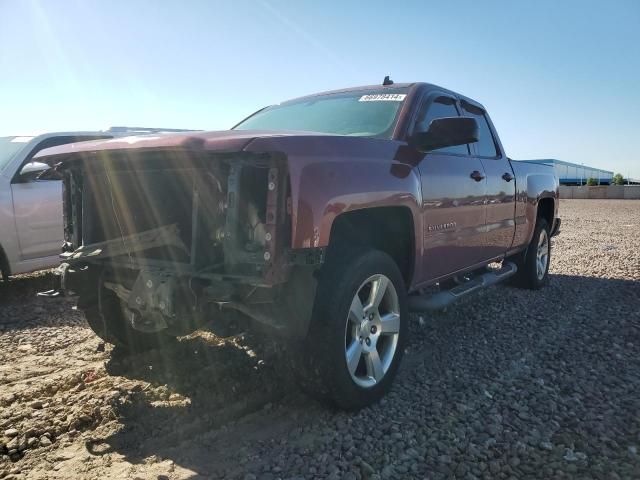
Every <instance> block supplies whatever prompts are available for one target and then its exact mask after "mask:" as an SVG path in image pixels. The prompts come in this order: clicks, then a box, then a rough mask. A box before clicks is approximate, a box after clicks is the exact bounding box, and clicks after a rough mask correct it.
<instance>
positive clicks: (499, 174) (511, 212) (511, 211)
mask: <svg viewBox="0 0 640 480" xmlns="http://www.w3.org/2000/svg"><path fill="white" fill-rule="evenodd" d="M462 108H463V110H464V114H465V115H466V116H468V117H472V118H475V119H476V121H477V122H478V134H479V139H478V142H477V143H474V144H472V145H470V146H471V148H472V151H473V152H474V154H475V155H476V157H477V158H478V159H479V160H480V162H482V166H483V168H484V171H485V173H486V175H487V179H486V194H487V206H486V233H485V238H484V242H485V254H486V259H493V258H496V257H499V256H501V255H503V254H504V253H505V252H506V251H507V250H508V249H509V248H510V247H511V244H512V243H513V236H514V233H515V221H514V218H515V195H516V181H515V178H514V173H513V169H512V168H511V163H510V162H509V159H508V158H507V157H506V155H505V154H504V152H503V151H502V146H501V145H500V141H499V140H498V137H497V135H496V134H495V131H494V129H493V125H492V123H491V120H490V119H489V116H488V115H487V112H485V111H484V110H483V109H481V108H480V107H479V106H477V105H472V104H470V103H467V102H465V101H463V102H462Z"/></svg>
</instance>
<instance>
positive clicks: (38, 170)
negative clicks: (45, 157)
mask: <svg viewBox="0 0 640 480" xmlns="http://www.w3.org/2000/svg"><path fill="white" fill-rule="evenodd" d="M50 168H51V167H50V166H49V165H47V164H46V163H42V162H29V163H27V164H25V165H24V167H22V170H20V175H19V176H18V178H19V179H20V181H21V182H30V181H32V180H35V179H37V178H38V177H39V176H40V175H41V174H42V173H44V172H46V171H47V170H49V169H50Z"/></svg>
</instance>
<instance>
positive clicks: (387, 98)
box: [358, 93, 407, 102]
mask: <svg viewBox="0 0 640 480" xmlns="http://www.w3.org/2000/svg"><path fill="white" fill-rule="evenodd" d="M406 96H407V94H406V93H375V94H370V95H363V96H361V97H360V99H359V100H358V101H359V102H401V101H403V100H404V99H405V98H406Z"/></svg>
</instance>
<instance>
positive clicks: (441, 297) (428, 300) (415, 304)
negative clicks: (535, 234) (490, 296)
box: [409, 262, 518, 312]
mask: <svg viewBox="0 0 640 480" xmlns="http://www.w3.org/2000/svg"><path fill="white" fill-rule="evenodd" d="M517 271H518V267H516V265H515V263H511V262H504V263H503V264H502V268H501V269H500V270H495V271H490V272H487V273H483V274H482V275H478V276H477V277H474V278H473V279H471V280H469V281H468V282H465V283H462V284H460V285H457V286H455V287H453V288H452V289H451V290H445V291H442V292H438V293H435V294H433V295H423V296H420V295H415V296H413V295H411V296H409V310H410V311H412V312H422V311H425V310H442V309H443V308H445V307H448V306H449V305H451V304H452V303H454V302H456V301H457V300H460V299H461V298H462V297H464V296H466V295H469V294H470V293H473V292H476V291H478V290H480V289H483V288H487V287H490V286H491V285H495V284H496V283H500V282H502V281H504V280H506V279H507V278H509V277H511V276H513V275H515V273H516V272H517Z"/></svg>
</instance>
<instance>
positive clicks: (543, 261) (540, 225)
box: [512, 217, 551, 290]
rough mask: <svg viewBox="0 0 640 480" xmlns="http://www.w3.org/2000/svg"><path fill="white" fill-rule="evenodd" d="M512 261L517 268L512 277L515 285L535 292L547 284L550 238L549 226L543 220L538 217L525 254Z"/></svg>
mask: <svg viewBox="0 0 640 480" xmlns="http://www.w3.org/2000/svg"><path fill="white" fill-rule="evenodd" d="M512 260H514V261H515V263H516V265H517V266H518V273H516V275H515V276H514V284H515V285H517V286H519V287H523V288H529V289H532V290H537V289H538V288H541V287H542V286H544V285H545V284H546V283H547V282H548V280H549V278H548V277H549V264H550V262H551V237H550V235H549V225H548V224H547V221H546V220H545V219H544V218H541V217H538V220H537V222H536V228H535V230H534V232H533V238H532V239H531V243H530V244H529V247H528V248H527V250H526V252H524V253H522V254H519V255H518V257H516V258H515V259H512Z"/></svg>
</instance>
